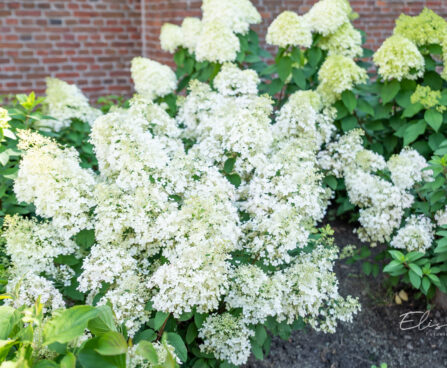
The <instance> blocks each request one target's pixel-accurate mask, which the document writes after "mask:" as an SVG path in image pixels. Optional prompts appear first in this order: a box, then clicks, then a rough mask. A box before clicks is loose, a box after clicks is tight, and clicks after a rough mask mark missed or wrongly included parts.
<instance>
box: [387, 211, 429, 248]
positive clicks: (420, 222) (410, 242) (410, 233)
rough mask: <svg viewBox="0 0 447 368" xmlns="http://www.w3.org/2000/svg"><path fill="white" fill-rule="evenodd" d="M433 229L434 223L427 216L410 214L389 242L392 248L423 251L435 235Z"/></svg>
mask: <svg viewBox="0 0 447 368" xmlns="http://www.w3.org/2000/svg"><path fill="white" fill-rule="evenodd" d="M433 229H434V224H433V223H432V222H431V220H430V219H429V218H428V217H425V216H423V215H419V216H416V215H412V216H410V217H409V218H408V219H407V220H406V223H405V225H404V226H403V227H402V228H400V229H399V231H398V232H397V234H396V236H394V238H393V240H392V241H391V243H390V244H391V246H392V247H393V248H398V249H405V250H407V251H408V252H421V253H425V251H426V250H427V249H428V248H430V247H431V246H432V244H433V240H434V237H435V236H434V231H433Z"/></svg>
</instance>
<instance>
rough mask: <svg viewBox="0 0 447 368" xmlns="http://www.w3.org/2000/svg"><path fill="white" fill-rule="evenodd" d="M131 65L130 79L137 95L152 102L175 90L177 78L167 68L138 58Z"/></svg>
mask: <svg viewBox="0 0 447 368" xmlns="http://www.w3.org/2000/svg"><path fill="white" fill-rule="evenodd" d="M131 64H132V65H131V69H130V71H131V73H132V79H133V81H134V84H135V90H136V91H137V92H138V93H139V94H141V95H143V96H145V97H147V98H149V99H151V100H154V99H156V98H157V97H164V96H166V95H168V94H170V93H172V92H173V91H175V89H176V88H177V77H176V76H175V73H174V72H173V71H172V69H171V68H170V67H169V66H167V65H162V64H160V63H158V62H156V61H153V60H150V59H147V58H143V57H139V56H138V57H135V58H133V59H132V63H131Z"/></svg>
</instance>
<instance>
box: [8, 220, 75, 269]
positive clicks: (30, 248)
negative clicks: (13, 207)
mask: <svg viewBox="0 0 447 368" xmlns="http://www.w3.org/2000/svg"><path fill="white" fill-rule="evenodd" d="M4 227H5V229H4V231H3V234H2V237H3V238H4V239H5V240H6V246H5V248H6V252H7V254H8V255H9V256H10V257H11V262H12V263H13V264H14V267H15V269H16V271H17V272H20V274H26V273H34V274H36V275H39V274H41V273H46V274H48V275H51V276H52V277H57V276H58V274H59V273H60V272H59V270H58V267H56V266H55V264H54V259H55V258H57V257H58V256H61V255H68V254H73V253H75V252H76V251H77V245H76V244H75V242H74V241H72V240H71V239H68V238H67V237H65V236H63V234H61V232H60V230H59V229H58V228H56V227H55V226H54V225H53V223H51V222H41V223H38V222H37V221H36V220H35V219H25V218H22V217H19V216H18V215H15V216H14V217H10V216H6V217H5V220H4Z"/></svg>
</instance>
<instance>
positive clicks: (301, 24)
mask: <svg viewBox="0 0 447 368" xmlns="http://www.w3.org/2000/svg"><path fill="white" fill-rule="evenodd" d="M266 41H267V43H268V44H270V45H274V46H278V47H284V48H286V47H288V46H302V47H310V46H311V45H312V30H311V27H310V25H309V24H308V21H307V18H305V17H300V16H299V15H298V14H296V13H295V12H292V11H284V12H282V13H281V14H280V15H278V17H277V18H275V20H274V21H273V22H272V24H270V26H269V28H268V30H267V36H266Z"/></svg>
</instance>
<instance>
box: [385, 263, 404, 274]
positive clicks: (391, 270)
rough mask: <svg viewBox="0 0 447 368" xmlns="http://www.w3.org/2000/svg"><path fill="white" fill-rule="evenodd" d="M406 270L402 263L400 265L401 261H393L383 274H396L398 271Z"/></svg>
mask: <svg viewBox="0 0 447 368" xmlns="http://www.w3.org/2000/svg"><path fill="white" fill-rule="evenodd" d="M402 269H404V266H403V264H402V263H400V262H399V261H396V260H394V261H391V262H390V263H389V264H387V265H386V266H385V267H384V268H383V272H386V273H394V272H397V271H400V270H402Z"/></svg>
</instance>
